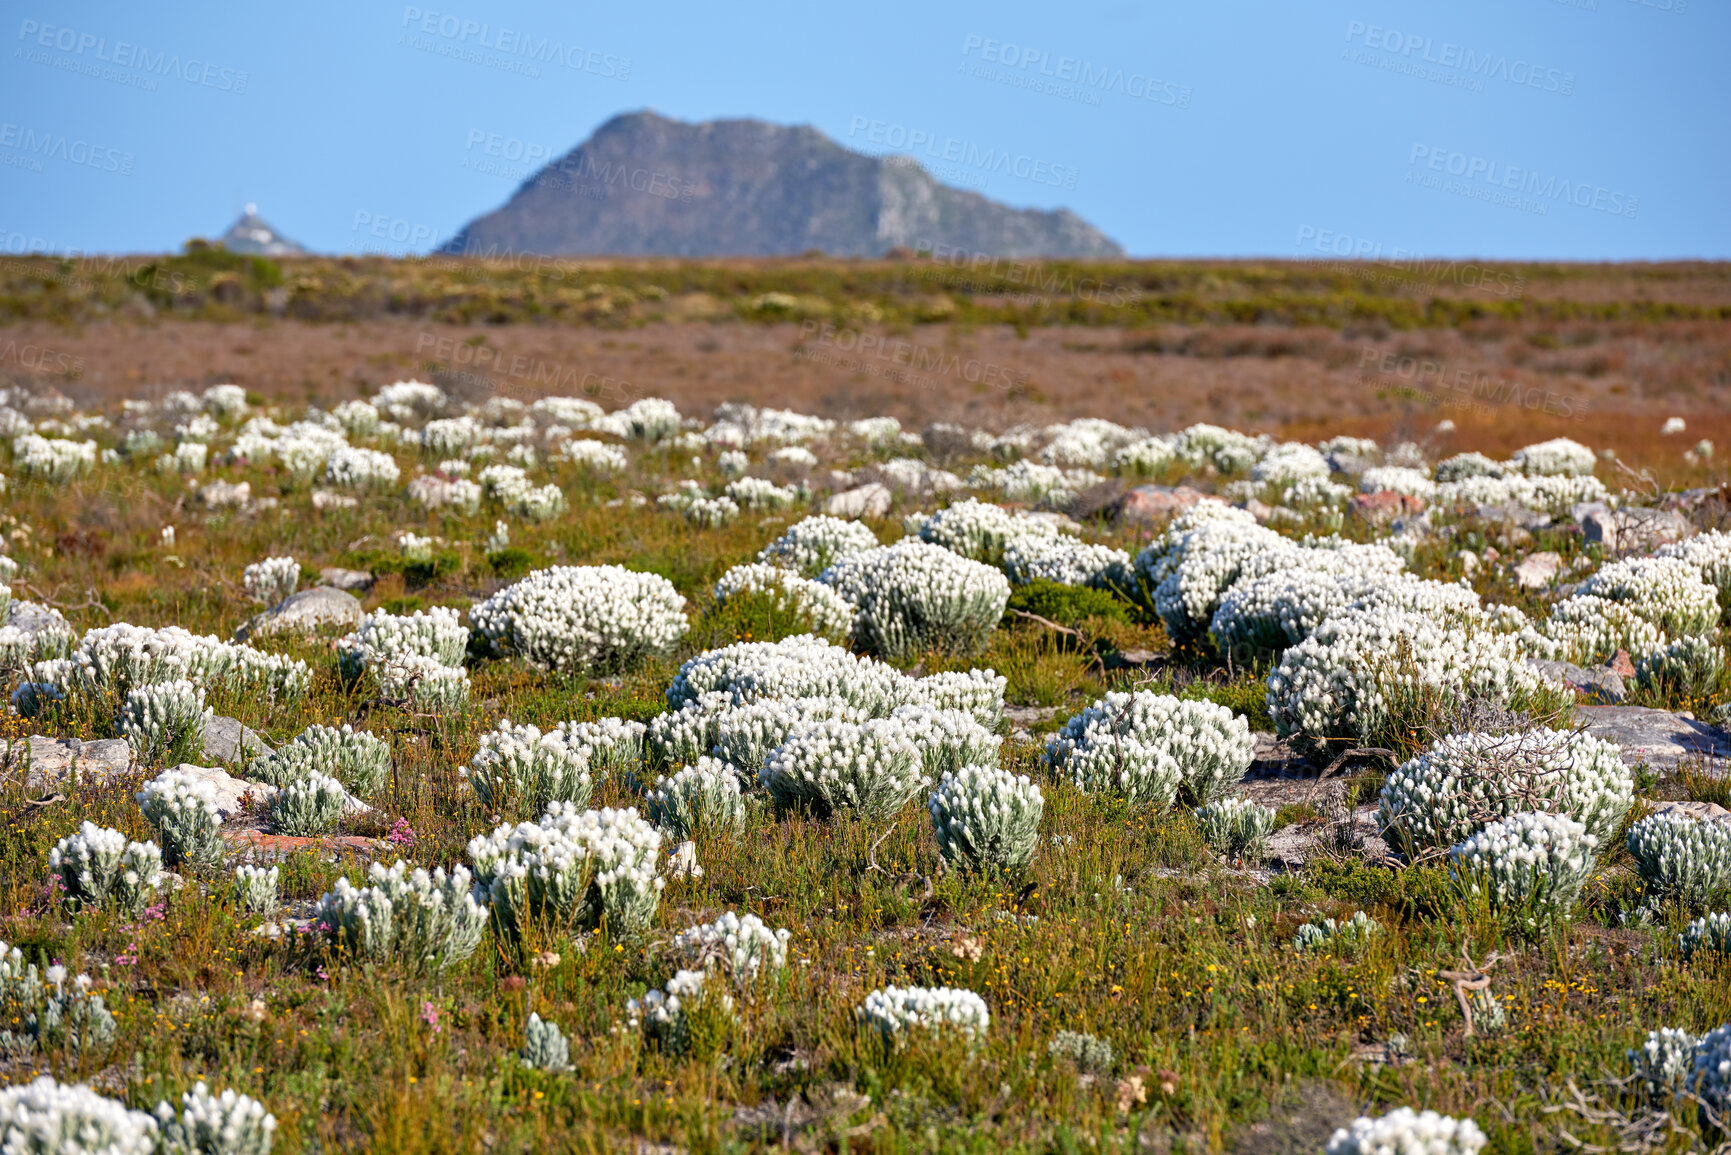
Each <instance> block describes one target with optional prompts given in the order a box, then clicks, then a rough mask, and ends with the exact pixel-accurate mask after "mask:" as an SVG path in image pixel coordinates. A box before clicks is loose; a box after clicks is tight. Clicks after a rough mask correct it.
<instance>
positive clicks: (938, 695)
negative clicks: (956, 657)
mask: <svg viewBox="0 0 1731 1155" xmlns="http://www.w3.org/2000/svg"><path fill="white" fill-rule="evenodd" d="M1008 684H1009V680H1008V679H1007V678H1005V677H1004V676H1003V675H1002V674H999V673H997V672H995V671H993V670H991V669H971V670H946V671H944V672H943V673H939V674H928V675H926V676H925V677H923V678H915V679H913V680H911V681H910V682H908V683H906V684H905V690H904V695H903V696H904V700H905V704H906V705H910V706H932V707H934V708H936V709H939V710H963V711H965V712H967V713H969V714H972V715H973V716H974V720H975V721H976V722H978V723H979V724H980V725H982V726H984V727H985V728H986V729H988V730H993V731H995V730H997V728H998V726H999V724H1000V723H1001V722H1002V721H1003V720H1004V688H1005V687H1006V686H1007V685H1008Z"/></svg>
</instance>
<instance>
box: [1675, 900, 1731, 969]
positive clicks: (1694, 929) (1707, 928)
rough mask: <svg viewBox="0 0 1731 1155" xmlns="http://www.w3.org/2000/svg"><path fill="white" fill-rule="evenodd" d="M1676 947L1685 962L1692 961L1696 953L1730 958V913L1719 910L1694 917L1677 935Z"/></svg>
mask: <svg viewBox="0 0 1731 1155" xmlns="http://www.w3.org/2000/svg"><path fill="white" fill-rule="evenodd" d="M1677 949H1678V950H1679V951H1680V952H1681V953H1682V955H1683V959H1684V961H1685V962H1689V961H1693V960H1694V958H1695V956H1696V955H1697V954H1711V955H1721V956H1724V957H1725V958H1728V959H1731V914H1726V913H1724V912H1723V911H1721V912H1718V913H1715V914H1709V915H1706V916H1705V917H1703V918H1698V919H1696V920H1695V921H1694V922H1692V923H1690V924H1689V925H1688V926H1687V927H1685V928H1684V930H1683V933H1682V934H1680V935H1678V936H1677Z"/></svg>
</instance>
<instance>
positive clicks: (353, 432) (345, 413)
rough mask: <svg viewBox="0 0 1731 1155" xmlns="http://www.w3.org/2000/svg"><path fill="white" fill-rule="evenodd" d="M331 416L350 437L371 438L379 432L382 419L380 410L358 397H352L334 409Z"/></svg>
mask: <svg viewBox="0 0 1731 1155" xmlns="http://www.w3.org/2000/svg"><path fill="white" fill-rule="evenodd" d="M331 416H332V417H335V418H336V419H337V423H338V424H340V425H341V426H342V427H343V431H344V432H345V433H347V434H348V435H349V436H350V437H371V436H372V435H373V434H375V433H377V432H378V431H379V421H380V420H381V418H380V416H379V411H378V409H377V408H376V407H374V406H373V405H372V404H371V403H369V402H366V401H362V400H361V399H360V398H358V397H351V398H349V400H347V401H344V402H343V403H342V404H340V405H338V406H337V407H336V408H335V409H332V410H331Z"/></svg>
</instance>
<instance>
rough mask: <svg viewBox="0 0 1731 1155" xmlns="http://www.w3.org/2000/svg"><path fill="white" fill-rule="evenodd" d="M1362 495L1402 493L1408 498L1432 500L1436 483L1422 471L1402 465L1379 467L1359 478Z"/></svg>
mask: <svg viewBox="0 0 1731 1155" xmlns="http://www.w3.org/2000/svg"><path fill="white" fill-rule="evenodd" d="M1358 491H1359V492H1360V493H1400V494H1405V495H1406V496H1408V497H1419V498H1423V499H1425V500H1427V501H1428V500H1430V499H1431V498H1432V497H1434V496H1436V482H1434V481H1432V480H1431V479H1430V475H1429V474H1427V473H1426V472H1425V471H1424V470H1422V469H1411V468H1408V467H1406V466H1401V465H1379V466H1372V467H1371V468H1369V469H1367V470H1365V471H1364V472H1363V473H1362V474H1360V475H1359V478H1358Z"/></svg>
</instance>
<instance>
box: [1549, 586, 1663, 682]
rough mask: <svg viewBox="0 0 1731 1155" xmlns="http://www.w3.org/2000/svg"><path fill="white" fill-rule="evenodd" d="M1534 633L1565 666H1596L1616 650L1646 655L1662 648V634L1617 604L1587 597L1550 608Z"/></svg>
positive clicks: (1596, 597) (1631, 611)
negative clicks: (1548, 614)
mask: <svg viewBox="0 0 1731 1155" xmlns="http://www.w3.org/2000/svg"><path fill="white" fill-rule="evenodd" d="M1537 633H1538V634H1539V636H1540V637H1541V638H1543V639H1544V640H1545V641H1547V642H1549V643H1551V646H1552V648H1551V652H1552V653H1554V654H1555V655H1556V657H1557V658H1559V659H1561V660H1562V661H1565V662H1574V663H1576V664H1577V665H1582V666H1596V665H1598V664H1600V663H1601V662H1604V661H1607V660H1608V659H1610V658H1611V657H1612V656H1613V655H1614V654H1616V652H1617V651H1618V650H1623V651H1626V652H1627V653H1629V654H1630V655H1637V654H1643V655H1644V654H1650V653H1652V652H1653V651H1654V650H1657V649H1662V648H1663V647H1664V646H1665V644H1666V637H1665V633H1664V631H1663V630H1661V629H1660V628H1659V627H1658V626H1656V625H1654V624H1653V623H1652V622H1650V621H1648V620H1647V619H1646V618H1644V617H1642V616H1641V615H1640V614H1639V613H1637V612H1635V610H1634V609H1633V608H1632V607H1630V606H1626V605H1623V604H1621V603H1620V602H1614V601H1609V600H1607V599H1605V598H1602V597H1598V596H1596V595H1590V594H1577V595H1575V596H1574V597H1570V598H1564V599H1563V600H1562V601H1560V602H1558V603H1557V604H1556V605H1554V606H1552V607H1551V616H1550V617H1548V618H1546V619H1545V620H1544V621H1543V622H1540V623H1539V625H1538V627H1537Z"/></svg>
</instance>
